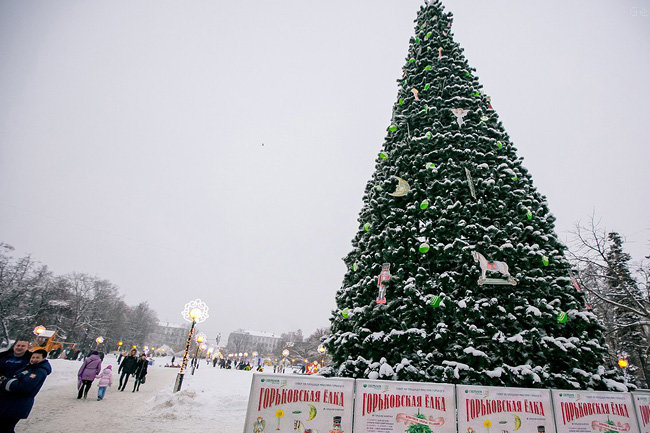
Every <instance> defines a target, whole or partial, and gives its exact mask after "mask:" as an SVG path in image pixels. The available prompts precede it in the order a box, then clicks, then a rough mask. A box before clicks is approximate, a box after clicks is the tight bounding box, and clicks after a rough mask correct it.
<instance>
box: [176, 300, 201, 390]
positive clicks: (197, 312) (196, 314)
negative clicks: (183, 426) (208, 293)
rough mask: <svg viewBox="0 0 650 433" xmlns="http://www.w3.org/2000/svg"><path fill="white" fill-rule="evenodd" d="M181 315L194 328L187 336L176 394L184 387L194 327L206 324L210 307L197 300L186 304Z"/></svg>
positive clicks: (177, 378)
mask: <svg viewBox="0 0 650 433" xmlns="http://www.w3.org/2000/svg"><path fill="white" fill-rule="evenodd" d="M181 314H182V315H183V319H185V320H186V321H188V322H191V323H192V327H191V328H190V332H189V333H188V334H187V342H186V343H185V352H184V353H183V362H182V364H181V370H180V371H179V372H178V374H177V375H176V383H174V392H178V391H180V390H181V387H182V386H183V376H184V375H185V368H186V367H187V355H188V353H189V351H190V343H191V342H192V335H193V334H194V326H195V325H196V324H197V323H201V322H204V321H205V320H206V319H207V318H208V317H209V315H208V306H207V305H206V304H205V302H203V301H201V300H200V299H195V300H193V301H190V302H188V303H187V304H185V308H184V309H183V312H182V313H181Z"/></svg>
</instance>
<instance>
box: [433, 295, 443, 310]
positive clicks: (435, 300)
mask: <svg viewBox="0 0 650 433" xmlns="http://www.w3.org/2000/svg"><path fill="white" fill-rule="evenodd" d="M441 302H442V298H441V297H440V296H438V295H436V296H434V297H433V298H431V302H430V304H431V306H432V307H433V308H438V307H439V306H440V303H441Z"/></svg>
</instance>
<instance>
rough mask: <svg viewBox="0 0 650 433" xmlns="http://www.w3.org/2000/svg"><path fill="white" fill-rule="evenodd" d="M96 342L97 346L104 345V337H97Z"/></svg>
mask: <svg viewBox="0 0 650 433" xmlns="http://www.w3.org/2000/svg"><path fill="white" fill-rule="evenodd" d="M95 341H96V342H97V344H102V343H103V342H104V337H97V338H96V339H95Z"/></svg>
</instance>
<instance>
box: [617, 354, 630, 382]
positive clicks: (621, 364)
mask: <svg viewBox="0 0 650 433" xmlns="http://www.w3.org/2000/svg"><path fill="white" fill-rule="evenodd" d="M618 366H619V367H621V369H622V370H623V381H624V382H625V386H627V368H628V367H629V366H630V363H629V362H628V361H627V355H621V356H619V357H618Z"/></svg>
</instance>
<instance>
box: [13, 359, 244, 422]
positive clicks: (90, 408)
mask: <svg viewBox="0 0 650 433" xmlns="http://www.w3.org/2000/svg"><path fill="white" fill-rule="evenodd" d="M50 362H51V363H52V368H53V372H52V374H51V375H50V376H49V377H48V379H47V380H46V382H45V385H44V386H43V389H42V390H41V392H40V393H39V394H38V396H37V397H36V403H35V405H34V409H33V410H32V413H31V415H30V416H29V419H27V420H23V421H20V422H19V423H18V426H17V428H16V432H17V433H31V432H34V433H36V432H38V433H75V432H96V431H98V428H102V427H110V428H111V429H113V428H116V429H118V430H112V431H121V432H136V431H146V432H160V433H166V432H178V431H181V429H188V428H191V429H192V430H196V431H209V432H215V433H238V432H241V431H243V429H244V417H245V415H246V405H247V403H248V394H249V391H250V384H251V379H252V377H253V373H252V372H250V371H236V370H222V369H219V368H213V367H212V365H210V366H207V365H206V364H205V363H201V365H200V367H199V369H198V370H197V371H196V373H195V374H194V376H192V375H191V374H190V370H188V371H187V374H186V375H185V380H184V381H183V389H182V391H181V392H179V393H176V394H174V393H173V392H172V388H173V385H174V380H175V378H176V374H177V373H178V369H176V368H165V367H162V366H163V365H164V364H165V360H164V359H161V358H157V359H156V362H155V365H154V366H153V367H150V368H149V373H148V375H147V381H146V383H145V384H144V385H142V386H141V387H140V392H136V393H133V392H131V390H132V389H133V388H132V386H127V389H126V391H124V392H118V391H117V381H118V379H119V378H118V375H117V367H118V365H117V362H116V358H115V357H114V356H113V355H108V356H107V357H106V358H105V360H104V363H103V366H106V365H108V364H112V365H113V370H114V371H115V374H114V375H113V380H114V383H113V387H111V388H109V389H108V390H107V393H106V397H105V398H104V400H102V401H97V386H96V385H97V383H96V381H95V382H94V383H93V387H92V388H91V390H90V392H89V394H88V399H87V400H77V398H76V397H77V388H76V383H77V370H78V368H79V366H80V365H81V363H80V362H79V361H67V360H59V359H57V360H51V361H50ZM132 383H133V379H131V380H130V383H129V385H132Z"/></svg>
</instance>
